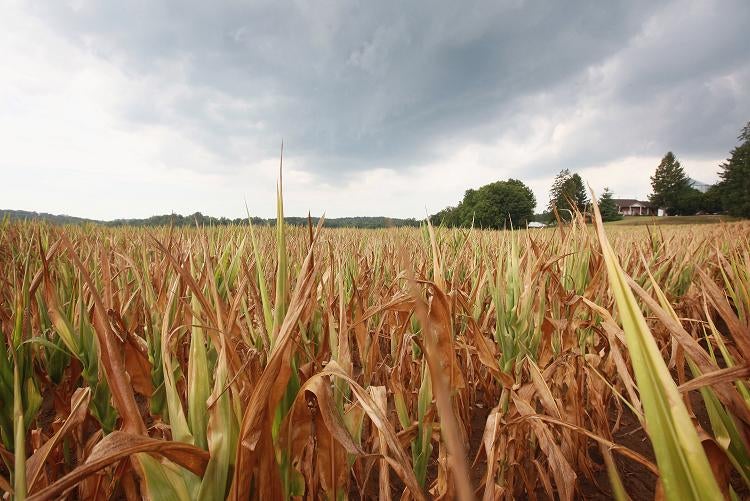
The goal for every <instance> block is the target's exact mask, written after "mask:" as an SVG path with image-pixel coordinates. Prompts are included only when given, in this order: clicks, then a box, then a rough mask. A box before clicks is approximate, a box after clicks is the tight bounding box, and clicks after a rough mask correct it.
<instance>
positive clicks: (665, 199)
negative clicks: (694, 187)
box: [648, 151, 690, 214]
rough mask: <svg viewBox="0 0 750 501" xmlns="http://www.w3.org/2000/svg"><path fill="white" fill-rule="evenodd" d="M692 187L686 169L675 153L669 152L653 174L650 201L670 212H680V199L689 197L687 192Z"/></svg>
mask: <svg viewBox="0 0 750 501" xmlns="http://www.w3.org/2000/svg"><path fill="white" fill-rule="evenodd" d="M689 188H690V184H689V183H688V178H687V176H686V175H685V171H684V170H682V166H681V165H680V161H679V160H677V158H676V157H675V156H674V153H672V152H671V151H670V152H667V154H666V155H664V158H662V159H661V163H660V164H659V166H658V167H657V168H656V172H654V175H653V176H651V189H652V190H653V192H652V193H651V194H650V195H649V196H648V199H649V201H650V202H651V203H652V204H654V205H656V206H657V207H661V208H664V209H666V210H667V213H669V214H679V213H680V212H679V211H678V208H677V207H676V205H677V204H678V199H684V198H686V197H688V195H687V194H686V193H685V191H686V190H688V189H689Z"/></svg>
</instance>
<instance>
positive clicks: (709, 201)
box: [701, 184, 724, 214]
mask: <svg viewBox="0 0 750 501" xmlns="http://www.w3.org/2000/svg"><path fill="white" fill-rule="evenodd" d="M721 197H722V195H721V187H720V186H719V185H718V184H714V185H712V186H711V187H710V188H709V189H708V191H707V192H705V193H704V194H703V203H702V204H701V210H702V211H703V212H706V213H708V214H718V213H720V212H723V211H724V204H723V201H722V199H721Z"/></svg>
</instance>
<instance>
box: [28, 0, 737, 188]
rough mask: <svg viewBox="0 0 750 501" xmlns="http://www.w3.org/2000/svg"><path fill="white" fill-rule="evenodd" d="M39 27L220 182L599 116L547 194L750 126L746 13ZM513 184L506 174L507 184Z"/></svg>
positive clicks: (534, 169)
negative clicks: (595, 170)
mask: <svg viewBox="0 0 750 501" xmlns="http://www.w3.org/2000/svg"><path fill="white" fill-rule="evenodd" d="M29 10H30V12H32V13H33V15H35V16H37V17H38V18H40V19H42V20H43V21H44V22H45V23H47V24H48V25H49V26H51V27H53V29H54V30H55V31H56V32H57V33H59V34H60V35H62V36H64V37H65V38H66V39H68V40H70V41H72V42H73V43H75V44H76V45H78V46H80V47H82V48H84V49H85V50H87V51H89V52H91V53H92V54H95V55H96V56H97V57H101V58H104V59H106V60H108V61H111V62H113V63H114V64H116V65H117V66H118V67H119V68H121V69H122V71H124V72H125V73H126V74H128V75H130V76H132V78H133V79H135V80H136V81H140V82H142V83H143V85H141V86H140V87H138V88H137V89H134V91H133V92H132V94H131V95H129V96H125V97H123V101H122V105H121V109H120V111H121V114H122V117H123V118H124V119H126V120H127V121H128V122H130V123H132V124H133V126H140V125H144V124H145V125H149V124H161V125H167V126H168V127H170V128H172V129H175V130H178V131H180V133H181V134H184V135H185V136H186V137H188V138H190V140H191V141H195V142H197V143H199V144H201V145H203V146H204V147H206V148H207V149H209V150H210V151H212V152H213V153H214V154H215V155H217V157H219V158H224V159H226V160H227V163H228V164H231V163H232V162H236V161H242V159H243V158H244V155H247V154H248V151H249V150H252V151H254V152H259V154H264V155H273V154H274V153H275V152H276V150H277V147H278V140H279V139H280V138H281V137H284V138H285V140H286V142H287V143H288V144H289V145H290V148H291V149H292V150H293V151H294V152H295V153H296V154H297V155H299V156H300V157H303V158H304V159H305V165H304V168H305V169H306V170H308V171H310V172H312V173H314V174H315V175H317V176H320V177H321V178H324V179H333V180H335V179H336V178H339V177H340V176H341V175H342V174H346V173H350V172H357V171H362V170H366V169H370V168H374V167H386V168H391V169H394V170H398V171H403V170H408V169H410V168H413V167H414V166H418V165H421V164H425V163H428V162H429V161H432V160H434V159H435V158H436V157H437V156H439V155H441V154H443V153H444V151H445V148H446V147H450V145H451V144H459V143H461V142H462V141H473V142H480V143H481V142H486V143H488V144H489V143H493V142H497V141H499V140H502V139H503V138H511V139H513V140H515V141H518V142H521V143H523V142H524V140H525V135H526V134H528V135H531V134H532V133H533V128H534V127H536V125H535V124H538V122H539V120H540V119H542V120H543V121H544V122H545V123H548V124H551V125H550V126H549V131H548V133H549V134H550V135H552V134H553V133H554V130H555V124H557V123H564V122H565V121H566V120H568V119H570V117H571V116H575V115H576V113H581V112H582V110H584V111H585V112H587V113H589V114H590V115H591V118H590V119H587V120H584V121H583V124H582V125H580V126H579V128H578V129H577V130H576V132H575V134H573V135H571V136H569V137H567V140H566V142H565V145H564V147H563V148H562V149H560V150H557V151H555V152H554V154H548V155H541V156H539V157H537V158H535V159H534V160H533V161H530V163H529V165H528V166H526V168H525V169H524V171H525V173H526V176H527V177H532V178H533V177H545V176H549V175H550V174H551V173H553V172H556V171H558V170H560V169H561V168H564V167H569V168H573V169H576V168H586V167H591V166H596V165H601V164H604V163H606V162H609V161H614V160H616V159H618V158H622V157H625V156H628V155H659V154H661V153H663V152H664V151H666V150H667V149H673V150H675V151H678V152H685V153H689V154H691V155H694V156H696V157H702V158H716V157H717V156H721V155H722V154H724V153H725V152H726V151H728V148H729V147H731V145H732V144H733V143H732V141H733V138H734V136H735V135H736V131H737V130H738V129H739V128H740V127H741V125H742V124H743V123H744V122H746V121H747V120H748V119H750V116H748V115H749V114H750V91H749V90H748V89H750V85H748V84H749V83H750V60H749V58H748V54H750V37H748V36H747V26H748V22H750V3H748V2H747V1H743V0H737V1H731V0H729V1H718V0H717V1H713V2H711V1H705V2H682V1H680V2H671V3H670V2H650V1H614V2H599V1H590V2H585V1H579V2H535V1H508V2H497V1H492V2H451V1H420V2H391V1H384V2H344V1H341V2H338V1H322V2H304V1H296V2H276V1H269V2H251V3H247V2H234V1H230V2H194V3H188V4H185V3H184V2H164V1H141V2H118V1H99V2H87V1H81V2H77V3H76V2H74V3H70V4H66V3H63V2H33V3H32V4H30V7H29ZM505 167H506V168H509V169H512V168H513V167H514V166H512V165H511V166H508V165H506V166H505Z"/></svg>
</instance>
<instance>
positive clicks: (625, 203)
mask: <svg viewBox="0 0 750 501" xmlns="http://www.w3.org/2000/svg"><path fill="white" fill-rule="evenodd" d="M612 201H613V202H614V203H615V205H617V206H618V207H632V206H634V205H640V206H641V207H653V206H654V205H653V204H652V203H651V202H646V201H643V200H636V199H635V198H613V199H612Z"/></svg>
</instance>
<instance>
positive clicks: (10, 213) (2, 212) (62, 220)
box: [0, 209, 99, 224]
mask: <svg viewBox="0 0 750 501" xmlns="http://www.w3.org/2000/svg"><path fill="white" fill-rule="evenodd" d="M6 217H8V218H10V219H11V220H21V221H31V220H36V221H48V222H50V223H54V224H86V223H98V222H99V221H94V220H93V219H84V218H81V217H73V216H66V215H64V214H62V215H58V214H48V213H46V212H29V211H25V210H10V209H0V220H2V219H5V218H6Z"/></svg>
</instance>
